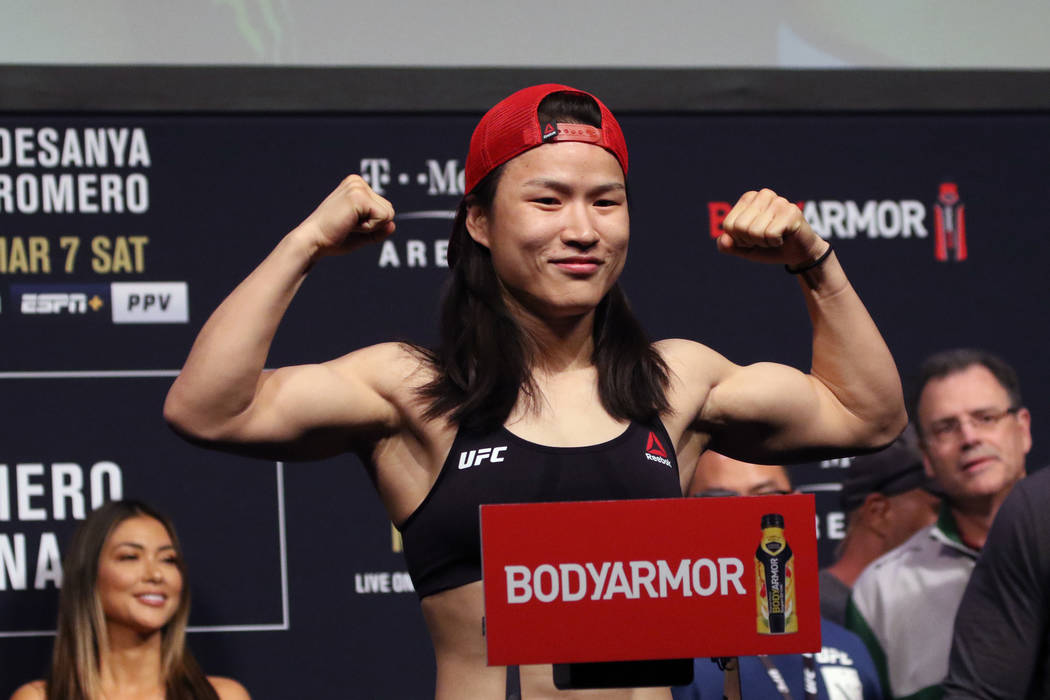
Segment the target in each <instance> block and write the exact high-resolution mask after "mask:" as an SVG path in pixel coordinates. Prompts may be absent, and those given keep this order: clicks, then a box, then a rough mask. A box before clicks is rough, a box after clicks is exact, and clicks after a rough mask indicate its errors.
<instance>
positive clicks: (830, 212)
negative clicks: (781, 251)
mask: <svg viewBox="0 0 1050 700" xmlns="http://www.w3.org/2000/svg"><path fill="white" fill-rule="evenodd" d="M732 207H733V205H732V204H731V203H730V202H727V201H722V202H708V203H707V211H708V230H709V232H710V234H711V238H718V237H719V236H720V235H722V222H723V221H725V218H726V216H728V215H729V211H730V210H731V209H732ZM798 208H799V209H801V210H802V213H803V215H804V216H805V217H806V221H808V222H809V225H810V226H812V227H813V230H814V231H816V233H817V234H818V235H819V236H821V237H822V238H825V239H829V240H830V239H833V238H837V239H845V240H852V239H856V238H869V239H878V238H926V237H927V236H928V235H929V232H928V229H927V227H926V206H925V205H924V204H923V203H922V202H921V201H919V200H916V199H901V200H891V199H884V200H874V199H869V200H866V201H863V202H861V201H856V200H852V199H851V200H834V199H822V200H809V201H800V202H798ZM933 217H934V221H933V230H934V257H935V258H936V259H937V260H941V261H949V260H956V261H958V260H965V259H966V257H967V251H966V220H965V212H964V207H963V204H962V201H961V200H960V198H959V187H958V185H957V184H956V183H954V182H942V183H941V184H940V188H939V191H938V194H937V200H936V202H934V205H933Z"/></svg>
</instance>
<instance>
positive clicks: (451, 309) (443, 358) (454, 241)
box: [420, 92, 668, 430]
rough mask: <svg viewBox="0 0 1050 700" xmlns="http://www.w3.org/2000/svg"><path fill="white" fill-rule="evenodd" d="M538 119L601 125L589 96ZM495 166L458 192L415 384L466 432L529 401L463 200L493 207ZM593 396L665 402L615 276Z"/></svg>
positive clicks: (651, 407) (623, 414)
mask: <svg viewBox="0 0 1050 700" xmlns="http://www.w3.org/2000/svg"><path fill="white" fill-rule="evenodd" d="M537 117H538V119H539V120H540V122H541V123H546V122H549V121H555V122H561V123H571V124H588V125H590V126H595V127H601V111H600V110H599V108H598V105H597V104H596V103H595V101H594V100H593V99H592V98H591V97H589V96H588V95H584V94H581V93H576V92H556V93H552V94H550V95H548V96H547V97H546V98H545V99H544V100H543V101H542V102H541V103H540V105H539V109H538V114H537ZM502 172H503V166H500V167H498V168H496V169H494V170H493V171H492V172H490V173H488V175H486V176H485V177H484V178H483V179H482V180H481V181H480V182H479V183H478V184H477V186H476V187H475V188H474V189H473V190H472V191H471V192H470V193H468V194H467V196H466V197H464V198H463V201H462V202H461V203H460V205H459V209H458V211H457V212H456V220H455V223H454V224H453V227H452V234H451V236H450V238H449V255H448V257H449V264H450V266H451V271H452V274H451V278H450V280H449V283H448V287H447V288H446V292H445V297H444V301H443V304H442V310H441V340H440V343H439V344H438V346H437V347H436V348H434V349H424V350H423V354H424V356H425V358H426V360H427V361H428V362H429V363H430V364H431V366H432V367H433V368H434V369H435V370H436V373H437V374H436V377H435V378H434V379H433V380H432V381H431V382H429V383H428V384H426V385H425V386H423V387H422V388H421V389H420V395H421V397H422V398H423V399H424V400H425V401H427V402H428V406H427V410H426V416H427V417H428V418H437V417H439V416H447V417H448V418H449V419H451V420H452V422H454V423H456V424H458V425H460V426H462V427H464V428H467V429H472V430H491V429H494V428H496V427H499V426H501V425H503V423H504V422H506V420H507V417H508V416H509V415H510V412H511V410H513V408H514V405H515V404H516V403H517V401H518V399H519V397H520V396H521V395H522V394H524V396H525V398H526V399H527V400H529V401H537V400H538V399H539V398H540V397H539V396H538V393H539V392H538V389H537V388H536V385H535V383H534V382H533V379H532V373H531V369H532V367H533V364H534V360H535V357H534V348H533V344H532V342H531V341H530V339H529V338H528V337H527V336H526V334H525V333H524V331H523V330H522V328H521V327H520V326H519V324H518V322H517V321H516V320H515V319H514V317H513V316H512V315H511V313H510V312H509V311H508V309H507V306H506V304H504V301H503V296H502V293H501V290H500V283H499V280H498V278H497V276H496V271H495V269H494V268H493V266H492V258H491V254H490V252H489V249H488V248H486V247H485V246H483V245H481V244H480V243H477V242H476V241H475V240H474V239H473V238H471V236H470V234H469V233H468V232H467V225H466V222H467V212H468V209H469V207H471V206H480V207H482V209H484V210H485V211H491V208H492V202H493V200H494V198H495V195H496V188H497V187H498V185H499V180H500V176H501V175H502ZM592 360H593V362H594V365H595V367H596V368H597V370H598V395H599V397H600V399H601V402H602V406H603V407H604V408H605V410H606V411H607V412H608V413H609V415H611V416H613V417H615V418H619V419H625V420H639V421H649V420H652V419H653V418H655V417H656V416H657V415H658V414H660V413H662V412H664V411H666V410H667V408H668V404H667V398H666V395H665V394H666V389H667V384H668V371H667V366H666V364H665V363H664V361H663V358H661V357H660V355H659V354H658V353H657V352H656V350H654V349H653V347H652V345H651V344H650V342H649V339H648V338H647V337H646V334H645V331H644V330H643V329H642V326H641V324H640V323H639V322H638V320H637V319H636V318H635V316H634V314H633V313H632V312H631V307H630V305H629V304H628V302H627V297H626V296H625V295H624V293H623V290H622V289H621V288H620V285H619V283H616V284H614V285H613V286H612V288H611V289H610V290H609V292H608V293H607V294H606V295H605V297H604V298H603V299H602V300H601V302H599V304H598V307H597V309H596V311H595V317H594V353H593V356H592Z"/></svg>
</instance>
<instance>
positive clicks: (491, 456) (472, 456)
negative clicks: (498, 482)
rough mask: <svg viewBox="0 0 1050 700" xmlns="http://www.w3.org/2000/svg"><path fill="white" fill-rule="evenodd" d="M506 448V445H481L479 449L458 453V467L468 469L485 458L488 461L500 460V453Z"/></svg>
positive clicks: (501, 459)
mask: <svg viewBox="0 0 1050 700" xmlns="http://www.w3.org/2000/svg"><path fill="white" fill-rule="evenodd" d="M506 449H507V446H506V445H503V446H502V447H482V448H481V449H480V450H470V451H469V452H460V453H459V468H460V469H470V468H471V467H476V466H478V465H479V464H481V463H482V462H484V461H485V460H488V461H490V462H502V461H503V458H502V457H500V453H502V452H505V451H506Z"/></svg>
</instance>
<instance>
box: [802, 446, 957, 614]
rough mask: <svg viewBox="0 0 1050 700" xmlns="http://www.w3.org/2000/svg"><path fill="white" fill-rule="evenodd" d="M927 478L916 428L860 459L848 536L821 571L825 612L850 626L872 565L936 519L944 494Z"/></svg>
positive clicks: (847, 493) (849, 491)
mask: <svg viewBox="0 0 1050 700" xmlns="http://www.w3.org/2000/svg"><path fill="white" fill-rule="evenodd" d="M934 484H935V482H933V481H932V480H931V479H930V478H929V477H928V476H927V475H926V470H925V468H924V467H923V464H922V453H921V452H920V451H919V445H918V436H917V435H916V433H915V428H914V426H911V425H909V426H908V429H907V430H905V431H904V433H903V434H901V436H900V437H899V438H897V440H896V441H895V442H894V443H893V444H892V445H890V446H889V447H887V448H886V449H884V450H881V451H879V452H876V453H874V454H870V455H861V456H859V457H855V458H854V459H853V462H852V466H851V467H850V470H849V476H847V478H846V481H845V483H843V485H842V491H841V496H840V498H841V505H842V511H843V512H844V513H845V514H846V537H845V538H844V539H843V540H842V542H840V543H839V546H838V548H837V550H836V557H837V558H836V559H835V563H834V564H832V565H831V566H829V567H827V568H826V569H824V570H822V571H821V572H820V614H821V617H824V618H826V619H828V620H831V621H833V622H837V623H838V624H840V625H845V624H846V607H847V604H848V603H849V595H850V590H852V588H853V583H854V582H855V581H856V580H857V577H858V576H860V574H861V572H862V571H864V569H865V568H867V566H868V564H870V563H871V562H873V561H875V560H876V559H878V558H879V557H881V556H882V555H883V554H885V553H886V552H888V551H890V550H891V549H894V548H895V547H897V546H898V545H900V544H903V543H904V541H905V540H907V539H908V538H909V537H911V536H912V535H914V534H915V533H916V532H917V531H918V530H921V529H922V528H924V527H926V526H927V525H932V524H933V522H934V521H935V520H936V519H937V509H938V508H939V507H940V502H941V500H940V496H939V495H938V494H937V493H936V487H935V485H934Z"/></svg>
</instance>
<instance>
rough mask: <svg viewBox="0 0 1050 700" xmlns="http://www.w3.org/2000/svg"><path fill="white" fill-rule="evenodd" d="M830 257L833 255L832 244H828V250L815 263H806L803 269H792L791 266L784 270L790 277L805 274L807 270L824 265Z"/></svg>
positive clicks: (785, 267) (786, 266)
mask: <svg viewBox="0 0 1050 700" xmlns="http://www.w3.org/2000/svg"><path fill="white" fill-rule="evenodd" d="M829 255H831V244H830V243H829V244H828V249H827V250H825V251H824V254H823V255H821V256H820V257H819V258H817V259H816V260H814V261H813V262H811V263H806V264H805V265H803V266H802V267H791V266H790V265H785V266H784V269H785V270H787V272H788V274H789V275H797V274H799V273H800V272H805V271H806V270H812V269H813V268H814V267H818V266H819V265H820V264H821V263H823V262H824V261H825V260H827V259H828V256H829Z"/></svg>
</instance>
